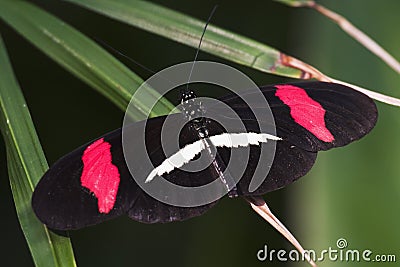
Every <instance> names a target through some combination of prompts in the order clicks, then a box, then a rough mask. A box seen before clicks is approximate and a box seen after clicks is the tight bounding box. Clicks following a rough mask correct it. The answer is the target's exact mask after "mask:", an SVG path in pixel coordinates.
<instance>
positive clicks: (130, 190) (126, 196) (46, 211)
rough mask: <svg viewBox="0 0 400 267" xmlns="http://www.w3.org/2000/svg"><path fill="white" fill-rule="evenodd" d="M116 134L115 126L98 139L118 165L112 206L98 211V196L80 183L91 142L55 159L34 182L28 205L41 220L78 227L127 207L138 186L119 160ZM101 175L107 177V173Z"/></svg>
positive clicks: (62, 226)
mask: <svg viewBox="0 0 400 267" xmlns="http://www.w3.org/2000/svg"><path fill="white" fill-rule="evenodd" d="M120 136H121V131H120V130H116V131H114V132H112V133H109V134H107V135H105V136H104V137H102V138H99V139H98V140H101V139H103V141H104V142H103V144H106V143H108V144H109V145H110V153H111V155H112V162H113V165H115V166H119V168H118V170H119V173H120V182H119V185H118V188H117V190H118V193H117V195H116V199H115V202H114V205H113V207H112V209H111V210H109V211H107V212H99V205H98V198H97V197H96V196H95V194H94V193H93V192H91V190H90V189H89V188H87V187H84V186H82V182H81V176H82V173H83V168H84V166H83V160H82V157H83V155H84V152H85V151H86V150H87V148H88V147H89V146H90V145H91V144H93V143H94V142H91V143H89V144H87V145H84V146H82V147H80V148H78V149H76V150H74V151H73V152H71V153H69V154H67V155H66V156H64V157H62V158H61V159H59V160H58V161H57V162H56V163H55V164H54V165H53V166H51V167H50V169H49V170H48V171H47V172H46V173H45V174H44V176H43V177H42V179H41V180H40V181H39V183H38V184H37V186H36V188H35V191H34V192H33V196H32V208H33V210H34V212H35V214H36V215H37V217H38V218H39V219H40V221H41V222H43V223H44V224H45V225H47V226H48V227H49V228H51V229H55V230H70V229H79V228H82V227H85V226H89V225H93V224H97V223H99V222H101V221H105V220H108V219H112V218H115V217H117V216H120V215H122V214H124V213H126V212H127V211H128V209H129V208H130V206H131V205H132V203H133V202H134V200H135V197H134V196H136V195H137V193H138V188H137V186H136V185H135V184H134V183H133V182H132V181H131V180H132V179H130V178H129V173H127V169H126V168H124V167H123V166H122V165H121V164H120V162H121V160H122V161H123V155H122V153H121V152H122V150H121V145H120ZM100 157H101V156H100ZM99 162H101V160H99ZM106 167H107V166H106ZM93 168H100V169H102V167H101V166H99V165H96V164H93ZM103 172H104V173H105V172H106V171H103ZM93 178H95V175H93ZM104 179H106V180H108V177H105V178H104ZM103 182H104V183H107V182H108V181H103ZM99 183H101V181H99Z"/></svg>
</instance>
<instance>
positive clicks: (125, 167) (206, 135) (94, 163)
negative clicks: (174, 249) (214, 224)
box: [32, 81, 378, 230]
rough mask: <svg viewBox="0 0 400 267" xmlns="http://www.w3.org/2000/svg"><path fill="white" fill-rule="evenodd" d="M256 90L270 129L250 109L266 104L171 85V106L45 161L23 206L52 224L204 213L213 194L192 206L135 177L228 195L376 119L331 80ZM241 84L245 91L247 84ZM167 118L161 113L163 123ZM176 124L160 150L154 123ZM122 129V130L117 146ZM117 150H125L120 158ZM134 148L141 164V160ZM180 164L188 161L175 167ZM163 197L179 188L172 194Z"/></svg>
mask: <svg viewBox="0 0 400 267" xmlns="http://www.w3.org/2000/svg"><path fill="white" fill-rule="evenodd" d="M259 92H260V95H261V96H262V97H263V98H264V99H262V100H266V101H267V102H268V104H269V108H270V110H271V111H272V115H273V120H274V122H273V123H272V122H271V121H270V120H266V122H265V123H266V125H271V124H273V125H274V126H275V128H276V131H271V132H265V131H264V130H263V127H260V123H263V119H262V118H261V119H260V118H258V117H256V116H255V114H254V109H256V110H257V111H258V112H259V114H264V113H265V114H266V113H267V109H266V108H265V107H263V106H259V105H258V103H252V102H250V103H248V102H247V103H246V102H245V101H243V99H242V98H241V97H240V96H238V95H236V94H229V95H226V96H224V97H221V98H219V99H217V100H218V101H219V102H220V103H222V104H223V105H224V106H226V107H228V108H230V109H231V110H232V111H233V112H234V113H235V114H236V115H237V116H232V117H229V116H225V115H224V114H225V113H224V112H222V110H221V106H219V105H209V106H207V107H203V106H201V104H198V103H197V104H196V102H195V100H196V96H195V94H194V92H192V91H185V92H183V93H182V94H181V99H182V103H183V104H184V109H183V110H182V112H181V113H176V114H171V115H168V116H160V117H155V118H149V119H146V120H143V121H139V122H135V123H132V124H130V125H129V126H128V127H127V129H118V130H115V131H113V132H110V133H107V134H105V135H103V136H101V137H99V138H97V139H96V140H94V141H91V142H89V143H88V144H85V145H83V146H81V147H79V148H77V149H76V150H74V151H72V152H70V153H68V154H66V155H65V156H64V157H62V158H61V159H59V160H58V161H57V162H56V163H54V165H53V166H51V167H50V169H49V170H48V171H47V172H46V173H45V174H44V176H43V177H42V179H41V180H40V181H39V183H38V184H37V186H36V188H35V190H34V193H33V197H32V207H33V210H34V212H35V214H36V216H37V217H38V218H39V220H40V221H41V222H43V223H44V224H45V225H47V226H48V227H49V228H51V229H54V230H73V229H80V228H83V227H87V226H90V225H95V224H98V223H101V222H103V221H105V220H109V219H112V218H115V217H118V216H122V215H127V216H128V217H129V218H131V219H133V220H135V221H139V222H143V223H166V222H173V221H182V220H186V219H189V218H192V217H196V216H200V215H202V214H204V213H205V212H206V211H207V210H208V209H210V208H211V207H213V206H214V205H215V204H216V203H217V202H218V199H211V200H210V201H208V202H201V204H200V205H197V206H193V205H171V204H170V203H168V201H162V200H160V199H159V198H157V197H154V196H152V195H151V194H149V193H148V192H147V191H146V190H144V189H145V188H144V187H145V186H146V185H151V184H153V183H154V184H155V183H158V182H161V181H168V182H169V183H172V184H174V185H179V186H183V187H188V188H197V187H201V186H204V185H207V184H210V183H213V182H218V184H219V185H220V187H219V189H221V190H225V191H224V193H227V195H229V196H230V197H251V196H262V195H264V194H266V193H268V192H270V191H274V190H277V189H280V188H283V187H285V186H287V185H289V184H291V183H293V182H294V181H296V180H297V179H299V178H300V177H302V176H304V175H305V174H306V173H308V172H309V170H310V169H311V168H312V166H313V164H314V162H315V160H316V157H317V153H318V152H319V151H324V150H329V149H331V148H335V147H341V146H345V145H347V144H349V143H351V142H353V141H356V140H358V139H360V138H362V137H363V136H365V135H367V134H368V133H369V132H370V131H371V130H372V129H373V128H374V126H375V124H376V121H377V116H378V112H377V108H376V105H375V103H374V102H373V101H372V99H370V98H369V97H368V96H366V95H364V94H362V93H360V92H358V91H356V90H354V89H352V88H350V87H347V86H344V85H340V84H335V83H326V82H318V81H311V82H300V83H286V84H277V85H269V86H263V87H260V88H259ZM248 94H250V97H251V94H253V93H252V92H250V93H248ZM257 98H259V97H257ZM208 114H214V115H216V116H217V117H218V116H220V117H221V119H225V120H228V121H233V122H239V123H240V124H241V125H243V127H241V128H240V129H239V128H237V129H236V128H233V129H227V128H226V127H224V125H222V124H221V123H219V122H218V120H215V119H214V118H213V119H210V118H207V115H208ZM167 121H169V122H170V123H168V125H167V126H166V125H165V123H166V122H167ZM178 125H180V126H181V127H180V131H179V133H177V134H174V135H173V136H174V137H175V138H176V139H177V140H176V144H177V145H176V149H175V151H164V150H163V148H162V147H163V143H166V142H167V143H168V142H173V141H171V140H169V139H165V138H164V139H163V132H169V131H174V130H176V129H174V128H176V127H177V126H178ZM143 129H144V131H143ZM123 135H126V136H127V137H128V138H129V140H131V142H130V143H129V146H128V148H125V149H124V147H123ZM265 148H266V149H267V151H274V152H275V153H274V155H273V156H272V157H269V159H270V163H268V164H267V163H265V162H264V161H262V159H263V157H262V153H263V151H264V150H263V149H265ZM271 148H273V149H272V150H271ZM268 149H269V150H268ZM238 151H239V152H243V153H237V152H238ZM126 153H128V154H130V155H133V156H131V158H132V160H131V162H129V163H127V161H126V159H125V156H124V154H126ZM268 155H269V154H268V153H267V156H268ZM143 158H146V159H148V162H150V163H151V164H143ZM199 158H203V160H199ZM260 159H261V161H260ZM232 161H233V162H234V163H233V164H231V165H233V166H236V165H240V164H242V165H243V168H242V173H240V174H237V173H236V172H232V171H230V172H227V171H226V170H227V169H228V168H227V166H229V164H230V162H232ZM204 162H206V163H208V165H207V164H206V166H205V167H203V168H199V169H198V170H197V169H196V167H198V166H197V165H199V164H200V163H201V164H203V165H204ZM201 164H200V165H201ZM190 165H191V166H192V169H194V170H195V171H193V170H191V171H189V170H186V169H185V167H187V166H190ZM259 165H261V166H264V165H268V166H266V167H267V169H268V170H267V171H266V172H265V173H261V176H262V178H263V179H262V180H261V182H259V183H258V184H256V185H254V184H252V183H253V177H254V175H255V173H256V172H257V167H258V166H259ZM264 167H265V166H264ZM132 169H134V174H132V171H131V170H132ZM257 174H258V175H260V173H259V172H258V173H257ZM232 177H233V178H232ZM137 181H142V182H143V183H141V184H138V182H137ZM160 190H161V189H160ZM161 195H162V194H161ZM164 197H165V200H168V199H175V200H176V199H177V200H179V198H180V196H179V194H177V195H175V196H164Z"/></svg>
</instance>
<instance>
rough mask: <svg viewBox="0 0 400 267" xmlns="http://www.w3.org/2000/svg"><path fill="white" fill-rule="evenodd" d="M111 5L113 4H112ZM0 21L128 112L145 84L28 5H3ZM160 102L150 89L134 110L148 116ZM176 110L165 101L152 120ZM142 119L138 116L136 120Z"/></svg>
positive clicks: (81, 37)
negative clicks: (152, 102) (151, 104)
mask: <svg viewBox="0 0 400 267" xmlns="http://www.w3.org/2000/svg"><path fill="white" fill-rule="evenodd" d="M110 2H112V1H110ZM0 17H1V18H2V19H3V20H4V21H5V22H7V23H8V24H9V25H11V26H12V27H13V28H14V29H15V30H16V31H18V32H19V33H20V34H21V35H23V36H24V37H25V38H26V39H28V40H29V41H30V42H31V43H33V44H34V45H35V46H36V47H38V48H39V49H40V50H41V51H43V52H44V53H45V54H46V55H48V56H49V57H50V58H52V59H53V60H55V61H56V62H57V63H59V64H60V65H61V66H63V67H65V68H66V69H67V70H69V71H70V72H71V73H73V74H74V75H75V76H77V77H78V78H79V79H81V80H83V81H85V82H86V83H87V84H89V85H90V86H91V87H93V88H94V89H96V90H97V91H99V92H100V93H102V94H103V95H104V96H106V97H107V98H108V99H110V100H111V101H112V102H114V103H115V104H116V105H117V106H118V107H120V108H121V109H123V110H125V108H126V106H127V105H128V103H129V101H130V99H131V96H132V94H133V92H134V91H135V90H136V89H137V88H138V87H139V86H140V85H141V84H142V83H143V80H142V79H141V78H140V77H138V76H137V75H136V74H134V73H133V72H132V71H130V70H129V69H128V68H127V67H125V66H124V65H123V64H122V63H120V62H119V61H118V60H116V59H115V58H114V57H113V56H111V55H110V54H109V53H108V52H107V51H105V50H104V49H102V48H101V47H100V46H99V45H97V44H96V43H95V42H93V41H92V40H90V39H89V38H87V37H86V36H84V35H83V34H81V33H80V32H78V31H77V30H75V29H74V28H72V27H71V26H69V25H67V24H66V23H64V22H63V21H61V20H59V19H58V18H56V17H54V16H52V15H50V14H48V13H46V12H45V11H43V10H41V9H39V8H38V7H36V6H34V5H32V4H30V3H28V2H25V1H14V0H4V1H1V2H0ZM154 98H157V99H158V98H159V94H158V93H157V92H156V91H155V90H154V89H151V88H148V89H147V90H146V94H145V95H144V97H143V99H134V100H133V101H134V103H135V104H134V106H135V107H136V108H137V110H138V111H139V112H141V113H142V114H146V111H147V110H148V108H149V107H148V106H146V104H145V103H146V101H145V100H147V101H149V99H150V100H151V99H154ZM172 108H173V106H172V105H171V104H170V103H169V102H168V101H167V100H166V99H164V98H162V99H161V100H160V102H159V103H158V104H157V105H156V106H155V107H154V108H153V110H152V113H151V116H156V115H162V114H166V113H168V112H169V111H170V110H171V109H172ZM140 118H143V116H140V114H136V119H140Z"/></svg>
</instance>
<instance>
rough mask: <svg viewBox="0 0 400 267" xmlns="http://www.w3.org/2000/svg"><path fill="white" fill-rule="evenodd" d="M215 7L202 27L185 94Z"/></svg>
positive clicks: (215, 8)
mask: <svg viewBox="0 0 400 267" xmlns="http://www.w3.org/2000/svg"><path fill="white" fill-rule="evenodd" d="M217 7H218V5H215V6H214V8H213V9H212V11H211V13H210V16H209V17H208V19H207V22H206V25H205V26H204V29H203V32H202V34H201V37H200V42H199V46H198V47H197V50H196V55H195V56H194V60H193V64H192V68H191V69H190V73H189V78H188V81H187V84H186V92H189V83H190V79H191V78H192V73H193V69H194V65H195V63H196V60H197V57H198V55H199V51H200V46H201V42H202V41H203V37H204V34H205V33H206V29H207V26H208V24H209V23H210V21H211V18H212V16H213V15H214V13H215V10H217Z"/></svg>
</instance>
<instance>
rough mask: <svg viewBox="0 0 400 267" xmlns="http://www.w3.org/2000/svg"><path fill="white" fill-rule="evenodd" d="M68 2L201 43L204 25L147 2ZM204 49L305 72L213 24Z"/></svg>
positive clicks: (271, 69)
mask: <svg viewBox="0 0 400 267" xmlns="http://www.w3.org/2000/svg"><path fill="white" fill-rule="evenodd" d="M66 1H68V2H71V3H74V4H77V5H79V6H83V7H85V8H88V9H90V10H93V11H95V12H98V13H101V14H104V15H106V16H109V17H111V18H114V19H116V20H119V21H122V22H124V23H127V24H130V25H133V26H136V27H139V28H141V29H144V30H146V31H149V32H152V33H155V34H158V35H161V36H164V37H166V38H168V39H172V40H175V41H177V42H180V43H183V44H186V45H189V46H192V47H197V46H198V45H199V40H200V36H201V34H202V31H203V29H204V25H205V22H203V21H200V20H197V19H194V18H192V17H190V16H187V15H184V14H182V13H179V12H176V11H174V10H171V9H168V8H165V7H162V6H159V5H156V4H153V3H150V2H148V1H130V0H114V1H108V0H66ZM205 17H206V15H205ZM201 50H204V51H206V52H209V53H211V54H214V55H216V56H219V57H222V58H226V59H228V60H230V61H234V62H237V63H240V64H243V65H246V66H250V67H252V68H255V69H258V70H261V71H265V72H268V73H273V74H277V75H282V76H288V77H294V78H300V77H303V75H304V73H303V71H301V70H299V69H298V68H295V67H291V66H288V65H286V62H285V61H286V59H287V56H286V55H284V54H283V53H281V52H279V51H278V50H276V49H274V48H271V47H269V46H266V45H264V44H261V43H259V42H256V41H254V40H251V39H249V38H246V37H243V36H240V35H238V34H235V33H232V32H229V31H227V30H224V29H221V28H218V27H216V26H213V25H209V26H208V28H207V31H206V33H205V35H204V39H203V42H202V44H201Z"/></svg>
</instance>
